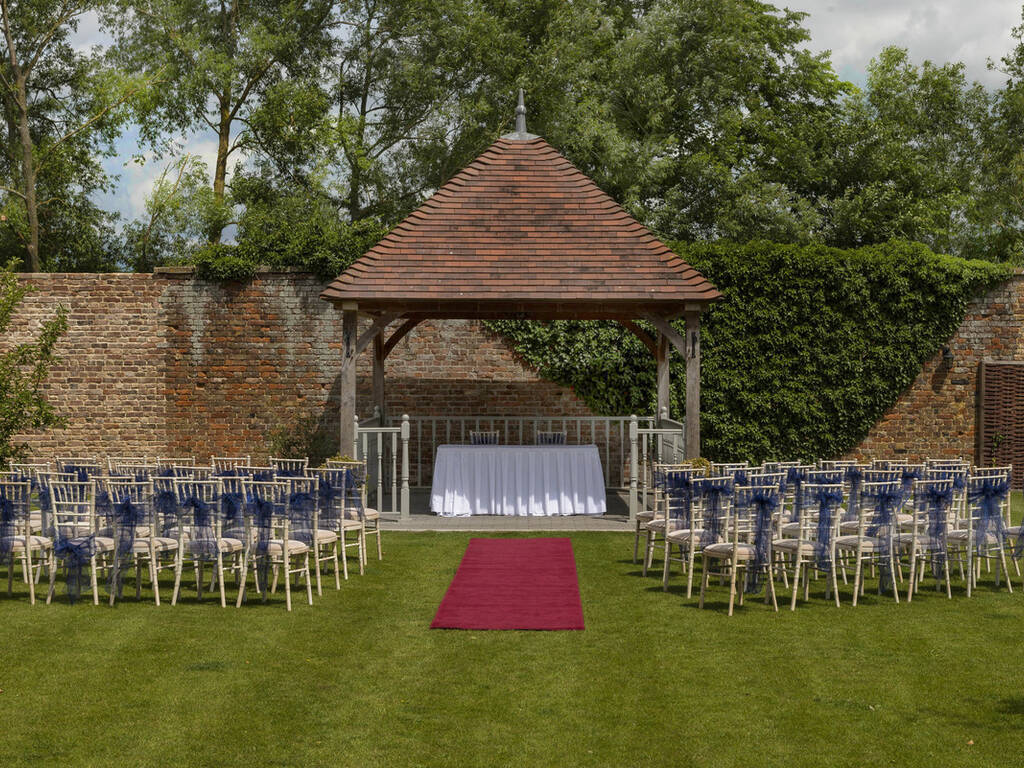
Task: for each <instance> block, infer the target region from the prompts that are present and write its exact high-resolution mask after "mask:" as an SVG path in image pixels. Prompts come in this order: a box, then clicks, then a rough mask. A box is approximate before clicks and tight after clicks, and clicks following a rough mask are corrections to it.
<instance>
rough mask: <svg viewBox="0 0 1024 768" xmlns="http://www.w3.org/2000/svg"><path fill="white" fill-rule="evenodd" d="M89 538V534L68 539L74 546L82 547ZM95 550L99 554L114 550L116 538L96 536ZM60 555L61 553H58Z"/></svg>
mask: <svg viewBox="0 0 1024 768" xmlns="http://www.w3.org/2000/svg"><path fill="white" fill-rule="evenodd" d="M88 540H89V537H88V536H75V537H73V538H71V539H68V540H67V543H68V544H69V545H70V546H72V547H80V546H82V545H83V544H85V543H86V542H87V541H88ZM92 542H93V550H94V551H95V553H96V554H97V555H102V554H103V553H105V552H113V551H114V540H113V539H111V538H110V537H108V536H94V537H93V539H92ZM58 557H60V555H58Z"/></svg>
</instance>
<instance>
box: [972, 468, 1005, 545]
mask: <svg viewBox="0 0 1024 768" xmlns="http://www.w3.org/2000/svg"><path fill="white" fill-rule="evenodd" d="M1009 493H1010V481H1009V480H1000V479H997V478H985V479H984V480H982V481H981V483H979V484H978V485H977V486H975V487H974V489H973V490H969V491H968V492H967V501H968V502H969V503H970V504H971V505H972V506H973V505H977V507H978V512H979V514H978V521H977V522H976V523H975V525H974V545H975V547H977V550H978V553H979V554H980V553H981V552H982V550H983V549H984V548H985V539H986V538H987V537H988V533H989V529H990V528H991V529H992V533H993V535H995V537H996V540H997V541H998V544H999V546H1000V547H1001V546H1003V538H1004V535H1005V525H1004V523H1003V516H1002V514H1000V506H1001V505H1002V503H1003V502H1004V501H1006V497H1007V495H1008V494H1009Z"/></svg>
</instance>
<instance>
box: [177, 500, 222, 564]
mask: <svg viewBox="0 0 1024 768" xmlns="http://www.w3.org/2000/svg"><path fill="white" fill-rule="evenodd" d="M181 506H182V508H183V509H185V510H188V511H190V512H191V515H192V535H191V537H190V539H189V545H188V546H189V550H190V551H191V552H192V554H193V555H194V556H196V557H198V558H199V559H200V560H215V559H217V551H218V542H217V533H216V531H215V530H214V526H213V522H214V521H213V510H212V508H211V507H210V505H209V504H208V503H206V502H205V501H203V500H202V499H200V498H199V497H198V496H191V495H190V496H188V497H186V498H185V500H184V501H182V502H181Z"/></svg>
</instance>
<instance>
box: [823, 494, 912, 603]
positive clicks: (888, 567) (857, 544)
mask: <svg viewBox="0 0 1024 768" xmlns="http://www.w3.org/2000/svg"><path fill="white" fill-rule="evenodd" d="M902 507H903V491H902V490H901V487H900V482H899V481H898V480H894V481H890V482H880V483H874V482H865V483H864V484H863V485H862V486H861V506H860V509H859V510H858V513H857V532H856V533H853V534H844V535H841V536H838V537H837V538H836V540H835V541H836V550H837V552H839V553H842V554H845V555H852V556H853V558H854V563H855V565H854V568H855V571H854V578H853V605H854V606H856V605H857V598H858V596H859V595H861V594H862V593H863V591H864V564H865V563H874V564H878V565H880V566H881V570H882V577H881V579H880V580H879V584H878V589H879V593H881V591H882V584H883V582H884V581H889V582H890V586H891V587H892V594H893V598H894V599H895V600H896V602H897V603H898V602H899V601H900V596H899V591H898V589H897V586H896V558H895V541H894V539H895V534H896V528H897V522H896V514H897V511H898V510H899V509H902ZM844 568H845V565H844Z"/></svg>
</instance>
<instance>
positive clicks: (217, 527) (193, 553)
mask: <svg viewBox="0 0 1024 768" xmlns="http://www.w3.org/2000/svg"><path fill="white" fill-rule="evenodd" d="M171 482H172V485H173V488H174V497H175V503H176V505H177V507H178V509H179V510H180V513H179V517H178V519H179V521H180V522H179V525H178V528H177V532H178V548H179V550H180V552H181V555H180V556H179V557H178V559H177V562H176V563H175V568H174V594H173V596H172V597H171V605H176V604H177V602H178V596H179V595H180V593H181V574H182V571H183V570H184V565H185V559H186V558H188V559H189V560H190V561H191V562H192V567H193V570H194V571H195V578H196V597H197V599H199V600H202V599H203V568H204V566H205V565H206V563H210V565H212V566H213V569H214V576H213V577H214V580H215V581H216V583H217V586H218V587H219V589H220V605H221V607H222V608H224V607H226V606H227V596H226V595H225V589H224V559H225V557H228V558H237V557H240V556H241V555H242V552H243V549H244V546H243V542H242V539H240V538H234V537H230V536H225V535H224V525H223V516H222V512H221V504H220V501H221V492H222V489H221V483H220V480H194V479H190V478H174V479H173V480H172V481H171Z"/></svg>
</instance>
